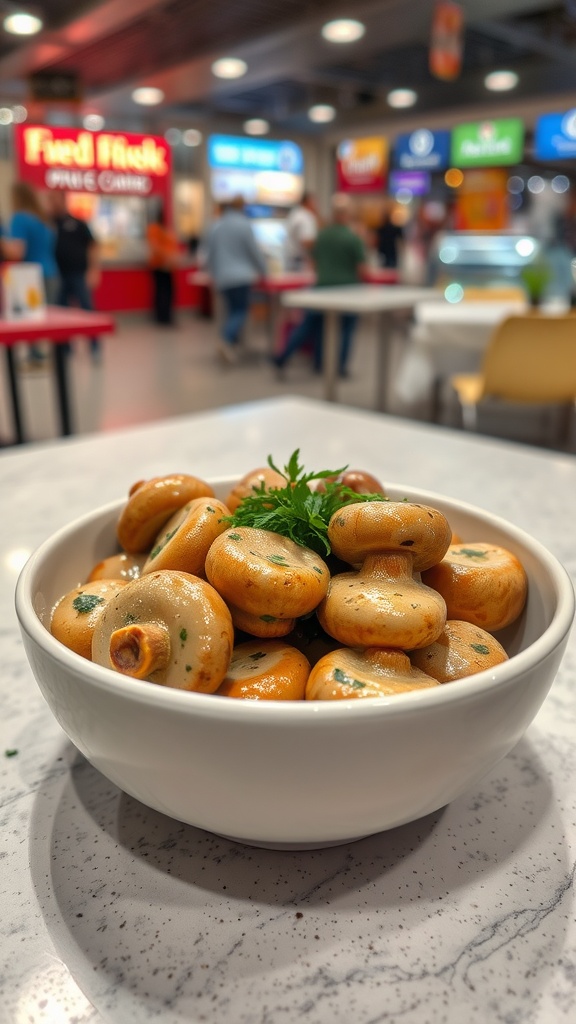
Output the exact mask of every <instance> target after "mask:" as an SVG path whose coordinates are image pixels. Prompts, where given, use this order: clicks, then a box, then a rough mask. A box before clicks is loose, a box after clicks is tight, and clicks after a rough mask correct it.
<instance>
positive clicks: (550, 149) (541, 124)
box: [534, 109, 576, 160]
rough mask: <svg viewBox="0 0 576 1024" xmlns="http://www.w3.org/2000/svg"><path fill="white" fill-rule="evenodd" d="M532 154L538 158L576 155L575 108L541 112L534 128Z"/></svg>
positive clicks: (562, 158) (558, 158) (561, 157)
mask: <svg viewBox="0 0 576 1024" xmlns="http://www.w3.org/2000/svg"><path fill="white" fill-rule="evenodd" d="M534 155H535V156H536V157H537V158H538V159H540V160H565V159H566V158H567V157H568V158H570V157H576V109H575V110H567V111H566V113H565V114H542V116H541V117H539V118H538V120H537V121H536V127H535V130H534Z"/></svg>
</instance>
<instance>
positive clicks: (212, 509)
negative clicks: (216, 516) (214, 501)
mask: <svg viewBox="0 0 576 1024" xmlns="http://www.w3.org/2000/svg"><path fill="white" fill-rule="evenodd" d="M206 511H207V512H216V509H215V508H212V505H206Z"/></svg>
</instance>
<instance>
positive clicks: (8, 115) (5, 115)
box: [0, 107, 14, 124]
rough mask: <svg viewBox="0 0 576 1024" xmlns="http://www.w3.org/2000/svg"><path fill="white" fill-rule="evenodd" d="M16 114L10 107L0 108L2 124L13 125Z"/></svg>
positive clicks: (0, 122) (0, 121)
mask: <svg viewBox="0 0 576 1024" xmlns="http://www.w3.org/2000/svg"><path fill="white" fill-rule="evenodd" d="M13 120H14V114H13V113H12V111H11V110H10V107H0V124H12V121H13Z"/></svg>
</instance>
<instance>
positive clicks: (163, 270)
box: [146, 206, 179, 327]
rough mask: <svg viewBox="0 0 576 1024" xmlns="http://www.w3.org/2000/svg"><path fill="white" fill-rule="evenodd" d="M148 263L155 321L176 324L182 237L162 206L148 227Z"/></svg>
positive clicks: (164, 324)
mask: <svg viewBox="0 0 576 1024" xmlns="http://www.w3.org/2000/svg"><path fill="white" fill-rule="evenodd" d="M146 241H147V242H148V267H149V269H150V273H151V274H152V303H153V305H152V312H153V317H154V322H155V323H157V324H162V325H163V326H165V327H172V326H173V324H174V270H175V268H176V266H177V265H178V258H179V249H178V240H177V238H176V235H175V234H174V232H173V231H171V230H170V228H169V227H168V225H167V223H166V215H165V211H164V207H163V206H161V207H160V209H159V210H158V212H157V214H156V217H155V218H154V220H153V221H152V222H151V223H150V224H149V225H148V228H147V230H146Z"/></svg>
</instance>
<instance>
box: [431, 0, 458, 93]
mask: <svg viewBox="0 0 576 1024" xmlns="http://www.w3.org/2000/svg"><path fill="white" fill-rule="evenodd" d="M463 50H464V11H463V10H462V7H461V6H460V4H455V3H451V2H449V0H441V2H439V3H437V4H436V6H435V8H434V15H433V18H432V32H431V36H430V53H429V58H428V66H429V69H430V74H432V75H434V77H435V78H441V79H442V80H443V81H445V82H452V81H453V80H454V79H455V78H458V75H459V74H460V71H461V70H462V54H463Z"/></svg>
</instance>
